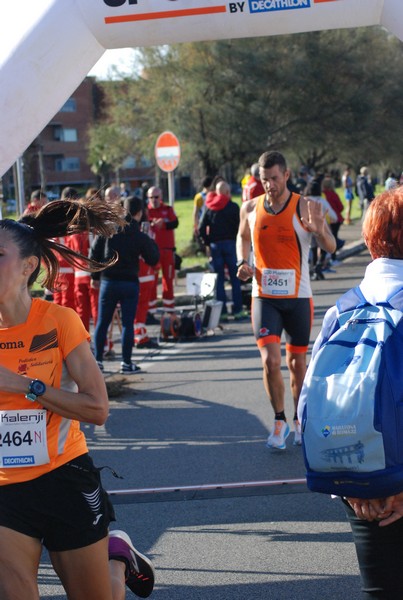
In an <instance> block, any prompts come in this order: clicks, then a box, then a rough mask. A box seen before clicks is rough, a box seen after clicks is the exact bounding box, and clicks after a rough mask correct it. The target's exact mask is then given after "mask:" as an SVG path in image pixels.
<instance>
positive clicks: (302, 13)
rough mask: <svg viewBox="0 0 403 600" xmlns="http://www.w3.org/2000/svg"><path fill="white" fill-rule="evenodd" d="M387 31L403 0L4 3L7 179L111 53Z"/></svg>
mask: <svg viewBox="0 0 403 600" xmlns="http://www.w3.org/2000/svg"><path fill="white" fill-rule="evenodd" d="M379 24H380V25H383V26H384V27H385V28H387V29H388V30H389V31H391V32H392V33H393V34H395V35H396V36H398V37H399V38H400V39H401V40H403V0H231V1H229V0H2V2H1V6H0V74H1V88H2V89H1V95H0V176H1V175H3V174H4V172H5V171H6V170H7V169H8V168H9V167H10V166H11V165H12V164H13V163H14V162H15V161H16V159H17V158H18V157H19V156H20V155H21V154H22V153H23V152H24V151H25V149H26V148H27V147H28V146H29V144H30V143H31V142H32V140H33V139H34V138H35V137H36V136H37V135H38V133H39V132H40V131H41V130H42V129H43V128H44V127H45V126H46V124H47V123H48V122H49V120H50V119H51V118H52V117H53V115H55V114H56V112H57V111H58V110H59V109H60V107H61V106H62V105H63V104H64V102H65V101H66V100H67V98H68V97H69V96H70V95H71V93H72V92H73V91H74V90H75V89H76V88H77V87H78V85H79V84H80V83H81V81H82V80H83V78H84V77H85V76H86V74H87V73H88V72H89V71H90V69H91V68H92V67H93V65H94V64H95V63H96V62H97V61H98V60H99V58H101V56H102V55H103V53H104V52H105V50H107V49H112V48H130V47H138V46H154V45H162V44H172V43H177V42H190V41H207V40H217V39H227V38H242V37H257V36H267V35H279V34H285V33H300V32H306V31H317V30H324V29H339V28H349V27H359V26H369V25H379Z"/></svg>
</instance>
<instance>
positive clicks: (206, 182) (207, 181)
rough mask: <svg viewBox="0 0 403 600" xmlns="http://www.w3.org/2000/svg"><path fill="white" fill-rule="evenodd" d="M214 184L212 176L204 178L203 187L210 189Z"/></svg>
mask: <svg viewBox="0 0 403 600" xmlns="http://www.w3.org/2000/svg"><path fill="white" fill-rule="evenodd" d="M212 183H213V178H212V177H211V176H210V175H207V176H206V177H204V178H203V181H202V187H203V188H209V187H210V186H211V184H212Z"/></svg>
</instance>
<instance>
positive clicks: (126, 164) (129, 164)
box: [122, 156, 136, 169]
mask: <svg viewBox="0 0 403 600" xmlns="http://www.w3.org/2000/svg"><path fill="white" fill-rule="evenodd" d="M135 168H136V159H135V158H134V156H128V157H127V158H125V160H124V161H123V164H122V169H135Z"/></svg>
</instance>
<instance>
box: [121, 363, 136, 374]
mask: <svg viewBox="0 0 403 600" xmlns="http://www.w3.org/2000/svg"><path fill="white" fill-rule="evenodd" d="M140 371H141V368H140V367H139V366H138V365H136V364H134V363H129V364H128V363H125V362H121V363H120V373H123V374H133V373H140Z"/></svg>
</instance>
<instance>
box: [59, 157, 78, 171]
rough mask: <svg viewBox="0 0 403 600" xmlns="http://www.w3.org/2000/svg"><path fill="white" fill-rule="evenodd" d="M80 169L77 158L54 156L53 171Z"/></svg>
mask: <svg viewBox="0 0 403 600" xmlns="http://www.w3.org/2000/svg"><path fill="white" fill-rule="evenodd" d="M79 170H80V159H79V158H73V157H69V158H56V160H55V171H79Z"/></svg>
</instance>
